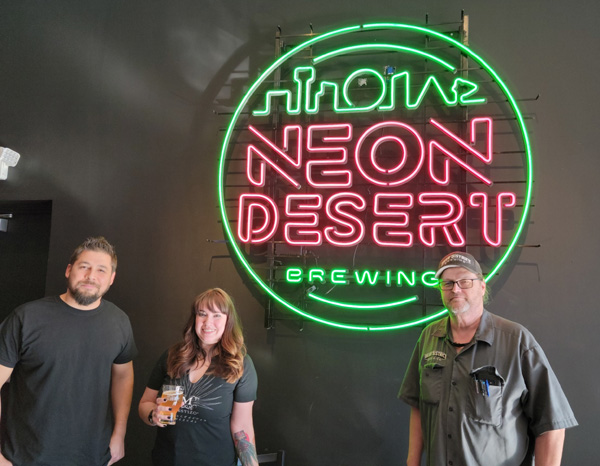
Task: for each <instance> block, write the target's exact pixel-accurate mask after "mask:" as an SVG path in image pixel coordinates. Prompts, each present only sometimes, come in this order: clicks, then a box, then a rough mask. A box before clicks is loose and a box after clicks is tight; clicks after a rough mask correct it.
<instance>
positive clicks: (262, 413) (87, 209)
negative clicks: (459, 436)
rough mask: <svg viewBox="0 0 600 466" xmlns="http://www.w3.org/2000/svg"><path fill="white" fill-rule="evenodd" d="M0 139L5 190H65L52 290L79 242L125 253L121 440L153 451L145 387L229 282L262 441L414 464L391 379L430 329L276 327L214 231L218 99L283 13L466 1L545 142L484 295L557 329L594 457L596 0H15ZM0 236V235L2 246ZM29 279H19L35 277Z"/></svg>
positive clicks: (309, 464) (402, 12) (332, 460)
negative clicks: (512, 247)
mask: <svg viewBox="0 0 600 466" xmlns="http://www.w3.org/2000/svg"><path fill="white" fill-rule="evenodd" d="M0 5H1V9H0V31H1V32H0V145H2V146H8V147H11V148H13V149H15V150H17V151H18V152H20V153H21V155H22V159H21V161H20V162H19V164H18V166H17V167H16V168H14V169H11V170H10V172H9V180H8V181H0V199H2V200H25V199H51V200H52V201H53V219H52V236H51V243H50V260H49V269H48V281H47V290H46V291H47V293H59V292H62V291H63V288H64V279H63V272H64V267H65V265H66V260H67V258H68V255H69V254H70V252H71V250H72V248H73V247H74V246H75V245H76V244H78V243H79V242H80V241H81V240H82V239H83V238H84V237H85V236H87V235H92V234H103V235H105V236H107V237H108V238H109V239H110V240H111V241H112V242H113V243H115V244H116V246H117V248H118V251H119V259H120V265H119V270H118V274H117V280H116V282H115V285H114V287H113V289H112V290H111V291H110V293H109V296H108V298H109V299H110V300H112V301H114V302H116V303H117V304H119V305H120V306H121V307H122V308H123V309H125V310H126V311H127V312H128V314H129V315H130V317H131V320H132V323H133V327H134V330H135V334H136V338H137V343H138V346H139V349H140V356H139V357H138V358H137V360H136V362H135V368H136V376H137V380H136V388H135V393H134V407H133V409H132V415H131V419H130V427H129V433H128V438H127V457H126V459H125V460H123V461H122V462H121V463H120V464H123V465H140V466H142V465H144V466H145V465H147V464H149V462H148V453H149V450H150V448H151V445H152V439H153V432H152V429H150V428H148V427H146V426H145V425H143V424H142V423H141V421H140V420H139V419H138V418H137V414H136V406H137V401H138V400H139V397H140V395H141V393H142V391H143V387H144V383H145V379H146V378H147V376H148V374H149V371H150V369H151V367H152V364H153V362H154V360H155V359H156V357H157V356H158V355H159V354H160V353H161V352H162V351H163V350H164V349H165V348H166V347H167V346H168V345H170V344H171V343H172V342H174V341H175V340H176V339H178V337H179V332H180V327H181V325H182V324H183V321H184V316H185V314H186V313H187V311H188V306H189V304H190V303H191V300H192V299H193V297H194V296H195V295H196V294H197V293H198V292H200V291H202V290H204V289H205V288H207V287H210V286H221V287H223V288H225V289H227V290H229V291H230V292H231V293H232V294H233V295H234V296H235V298H236V301H237V305H238V308H239V310H240V313H241V315H242V319H243V321H244V324H245V333H246V338H247V343H248V347H249V350H250V353H251V354H252V356H253V358H254V360H255V363H256V366H257V368H258V372H259V377H260V388H259V400H258V401H257V403H256V410H255V423H256V431H257V439H258V447H259V451H263V450H265V449H270V450H275V449H278V448H285V449H286V450H287V452H288V464H289V465H290V466H319V465H334V466H341V465H350V466H365V465H375V466H378V465H384V464H386V465H387V464H403V462H404V458H405V455H406V451H407V421H408V410H407V409H406V407H405V406H403V405H402V404H401V403H400V402H399V401H397V400H396V399H395V395H396V392H397V389H398V387H399V385H400V382H401V378H402V375H403V372H404V369H405V366H406V363H407V360H408V358H409V356H410V353H411V351H412V347H413V344H414V342H415V341H416V339H417V336H418V333H419V330H418V329H412V330H405V331H399V332H395V333H386V334H377V335H357V334H348V333H345V332H342V331H337V330H332V329H328V328H322V327H319V326H316V325H314V324H311V323H307V324H305V325H304V326H303V327H301V326H300V325H299V324H298V323H296V322H278V323H277V327H276V329H275V330H270V331H267V330H265V329H264V328H263V326H262V325H263V308H262V305H263V303H262V302H259V300H257V299H255V298H254V297H253V294H252V293H251V292H250V290H249V289H248V288H247V286H246V285H245V283H244V281H243V279H242V277H240V276H239V275H238V274H237V271H236V269H235V267H234V266H233V264H232V262H231V261H230V260H229V259H215V260H214V261H213V262H212V266H211V257H212V256H215V255H223V254H227V249H226V247H225V246H224V245H223V244H221V243H210V242H206V239H222V231H221V227H220V224H219V223H218V215H217V209H216V205H217V199H216V182H215V174H216V158H217V157H216V154H217V149H218V144H219V140H220V135H219V128H220V127H221V125H222V124H223V121H222V120H221V119H219V118H218V117H216V116H215V115H214V114H213V109H214V108H215V106H216V104H223V103H233V102H234V101H235V100H236V99H237V98H239V96H240V95H241V94H240V92H241V86H242V85H243V84H244V83H245V82H247V81H248V79H249V77H254V76H256V74H257V71H258V70H259V69H260V68H264V66H265V65H266V64H268V63H269V60H270V58H271V57H270V54H271V53H272V50H273V34H274V31H275V28H276V26H277V25H281V27H282V28H283V30H284V32H287V33H305V32H308V24H309V23H311V22H312V23H313V25H314V28H315V31H316V32H321V31H325V30H329V29H332V28H333V27H338V26H342V25H348V24H353V23H355V22H367V21H373V20H381V19H388V20H394V21H399V22H400V21H412V22H416V23H419V24H423V22H424V18H425V14H426V13H429V15H430V22H431V23H437V22H443V21H455V20H458V19H459V18H460V9H461V8H464V9H465V11H466V13H468V14H469V16H470V19H471V34H470V37H471V46H472V47H473V48H474V49H475V50H476V51H480V52H482V53H483V54H484V55H485V57H486V58H488V59H489V60H490V62H491V64H492V66H493V67H494V68H496V69H498V70H500V71H501V72H502V74H503V76H504V77H506V79H507V81H508V84H509V86H510V87H511V89H514V90H516V93H517V96H518V97H522V98H526V97H532V96H535V95H537V94H540V96H541V98H540V100H539V101H538V102H535V103H533V102H529V103H524V104H523V108H524V111H525V113H527V114H530V115H534V116H535V120H534V121H532V122H531V123H530V125H531V131H532V140H533V146H534V158H535V160H534V162H535V188H534V189H535V193H534V203H535V207H534V208H533V209H532V212H531V222H530V225H529V228H528V231H527V236H526V238H524V241H525V242H526V243H528V244H540V245H541V247H540V248H525V249H523V250H522V251H521V253H520V255H519V258H518V262H517V263H516V264H514V267H512V270H511V273H510V275H509V276H505V277H503V278H502V279H501V280H499V281H498V282H497V283H495V284H492V286H493V287H494V288H495V293H494V295H495V297H494V300H493V303H492V305H491V309H492V310H493V311H495V312H497V313H499V314H501V315H503V316H505V317H507V318H510V319H513V320H517V321H519V322H521V323H523V324H525V325H526V326H527V327H528V328H529V329H531V331H532V332H533V333H534V335H536V337H537V338H538V340H539V341H540V342H541V344H542V346H543V347H544V349H545V351H546V353H547V355H548V357H549V359H550V361H551V362H552V364H553V367H554V369H555V371H556V373H557V374H558V377H559V379H560V380H561V382H562V384H563V386H564V389H565V391H566V393H567V395H568V397H569V399H570V401H571V403H572V407H573V409H574V411H575V413H576V415H577V418H578V420H579V423H580V426H579V427H578V428H576V429H573V430H570V431H569V432H568V433H567V441H566V446H565V459H564V464H577V465H592V464H596V462H597V455H596V453H595V448H594V447H595V443H596V442H597V439H598V438H599V437H600V427H599V426H598V423H597V421H596V419H595V418H596V417H597V415H598V411H599V406H600V400H599V398H600V390H599V389H598V387H599V386H600V376H598V375H597V372H596V367H597V359H598V357H597V355H596V351H595V348H596V346H595V344H594V341H595V336H596V334H597V332H598V328H599V324H600V317H599V316H600V313H599V312H598V311H597V308H598V305H597V299H595V298H596V295H597V293H596V292H595V291H594V290H595V286H597V281H598V273H597V263H598V259H597V258H598V256H599V255H600V254H599V253H600V251H599V245H598V241H597V240H596V239H595V238H596V234H595V232H596V231H597V230H598V227H599V218H598V208H597V201H596V197H597V195H596V194H595V187H597V186H598V185H597V180H595V178H596V177H597V176H598V175H599V174H600V170H599V169H600V158H598V154H597V148H596V143H595V141H596V139H594V138H597V133H598V129H597V128H598V125H599V122H600V120H599V118H598V114H599V112H598V108H597V105H598V102H599V99H598V97H599V96H600V95H599V92H598V90H597V88H596V87H595V86H596V82H597V76H598V73H599V71H600V65H599V62H598V60H597V54H598V51H599V50H600V48H599V46H600V40H599V37H600V36H599V34H598V30H597V24H596V23H597V18H598V17H599V14H600V6H599V4H598V3H597V2H591V1H578V2H570V3H566V2H563V3H561V4H559V3H558V2H547V1H542V0H536V1H532V0H529V1H526V2H524V1H522V0H509V1H502V2H483V1H481V0H477V1H463V2H460V3H459V2H451V1H423V0H411V1H404V2H393V3H392V2H387V1H382V0H375V1H355V0H343V1H342V0H330V1H329V2H324V1H322V0H318V1H316V0H303V1H301V2H290V1H286V0H284V1H280V2H272V1H269V2H267V1H257V0H238V1H230V0H211V1H208V0H194V1H191V0H169V1H161V0H154V1H153V0H143V1H142V0H129V1H100V0H94V1H90V0H52V1H27V0H22V1H11V0H1V3H0ZM1 253H2V252H1V251H0V254H1ZM25 286H26V285H25Z"/></svg>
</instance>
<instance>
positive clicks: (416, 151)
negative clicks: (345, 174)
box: [354, 121, 425, 187]
mask: <svg viewBox="0 0 600 466" xmlns="http://www.w3.org/2000/svg"><path fill="white" fill-rule="evenodd" d="M391 130H395V131H396V132H399V133H401V134H402V136H399V135H394V134H387V132H388V131H391ZM377 132H385V133H386V134H384V135H383V136H381V137H378V138H377V139H376V140H375V141H374V142H370V139H368V138H369V137H375V134H374V133H377ZM372 135H373V136H372ZM406 139H409V140H410V141H411V143H412V144H407V143H406ZM384 142H386V143H387V142H395V143H396V144H397V145H398V146H399V147H400V149H401V150H400V151H399V153H400V155H399V159H400V160H399V162H398V163H397V164H396V166H395V167H393V168H391V169H384V168H383V167H382V166H381V165H380V164H379V163H378V162H375V157H376V155H375V150H376V149H377V148H378V147H379V146H380V145H381V144H383V143H384ZM363 146H365V147H366V146H368V147H366V148H365V149H363ZM409 147H410V148H411V151H409V150H408V148H409ZM365 151H366V152H365ZM363 152H364V153H363ZM410 152H412V153H410ZM365 153H366V155H367V156H365ZM409 155H411V156H412V157H411V158H413V159H416V161H415V163H414V166H413V168H412V171H409V172H408V173H407V174H406V175H405V176H403V177H402V176H400V174H399V173H398V172H400V171H401V170H402V169H403V168H405V166H406V164H407V161H408V157H409ZM354 159H355V162H356V166H357V168H358V170H359V171H360V173H361V175H362V176H363V177H364V178H365V179H366V180H368V181H370V182H371V183H373V184H375V185H377V186H389V187H394V186H400V185H402V184H404V183H406V182H408V181H410V180H412V179H413V178H414V177H415V176H416V175H417V173H419V170H420V169H421V166H422V165H423V162H424V161H425V143H424V142H423V139H422V138H421V136H420V135H419V133H417V131H416V130H415V129H414V128H412V127H411V126H409V125H407V124H405V123H401V122H399V121H385V122H382V123H378V124H376V125H373V126H371V127H370V128H368V129H367V130H366V131H365V132H364V133H363V135H362V136H361V137H360V139H359V140H358V142H357V143H356V149H355V152H354ZM363 159H365V160H368V162H369V164H368V167H365V166H363V161H362V160H363ZM367 168H370V170H367ZM408 170H410V167H409V168H408ZM402 171H405V170H402Z"/></svg>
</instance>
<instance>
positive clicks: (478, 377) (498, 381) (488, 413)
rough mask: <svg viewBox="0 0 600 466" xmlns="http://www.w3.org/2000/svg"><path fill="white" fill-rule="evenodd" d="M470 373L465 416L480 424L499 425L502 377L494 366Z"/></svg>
mask: <svg viewBox="0 0 600 466" xmlns="http://www.w3.org/2000/svg"><path fill="white" fill-rule="evenodd" d="M470 375H471V390H469V394H470V396H469V401H470V406H469V410H468V411H467V416H468V417H469V418H470V419H472V420H473V421H475V422H479V423H481V424H488V425H492V426H496V427H498V426H500V425H501V424H502V417H503V404H502V393H503V391H504V378H503V377H502V376H501V375H500V373H499V372H498V371H497V370H496V368H495V367H494V366H483V367H480V368H478V369H474V370H472V371H471V373H470Z"/></svg>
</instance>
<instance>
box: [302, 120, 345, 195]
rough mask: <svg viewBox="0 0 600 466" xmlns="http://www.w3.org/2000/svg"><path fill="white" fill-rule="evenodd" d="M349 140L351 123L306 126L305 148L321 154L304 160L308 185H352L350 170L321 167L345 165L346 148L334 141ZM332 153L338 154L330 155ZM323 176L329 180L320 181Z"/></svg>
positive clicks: (324, 186)
mask: <svg viewBox="0 0 600 466" xmlns="http://www.w3.org/2000/svg"><path fill="white" fill-rule="evenodd" d="M331 133H333V135H331ZM351 140H352V125H350V124H345V123H344V124H330V125H311V126H309V127H308V134H307V140H306V149H307V150H308V152H310V153H311V154H319V153H321V154H323V158H321V159H318V158H315V157H311V160H310V161H309V162H306V181H307V182H308V184H309V185H311V186H312V187H314V188H349V187H350V186H352V172H351V171H350V170H348V169H337V170H335V169H331V168H323V167H328V166H332V165H333V166H337V165H341V166H345V165H346V164H347V163H348V149H347V148H346V147H345V146H336V145H335V143H339V142H348V141H351ZM332 154H339V155H338V156H337V157H332ZM315 178H317V179H315ZM323 178H324V179H326V180H329V181H322V179H323ZM319 180H321V181H319Z"/></svg>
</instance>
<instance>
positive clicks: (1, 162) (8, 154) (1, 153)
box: [0, 147, 21, 180]
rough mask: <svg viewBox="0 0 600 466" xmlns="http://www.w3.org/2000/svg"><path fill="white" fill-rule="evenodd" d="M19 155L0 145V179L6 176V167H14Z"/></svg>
mask: <svg viewBox="0 0 600 466" xmlns="http://www.w3.org/2000/svg"><path fill="white" fill-rule="evenodd" d="M20 158H21V156H20V155H19V154H18V153H17V152H15V151H14V150H12V149H9V148H8V147H0V180H5V179H6V178H7V177H8V167H14V166H15V165H17V163H18V162H19V159H20Z"/></svg>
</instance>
